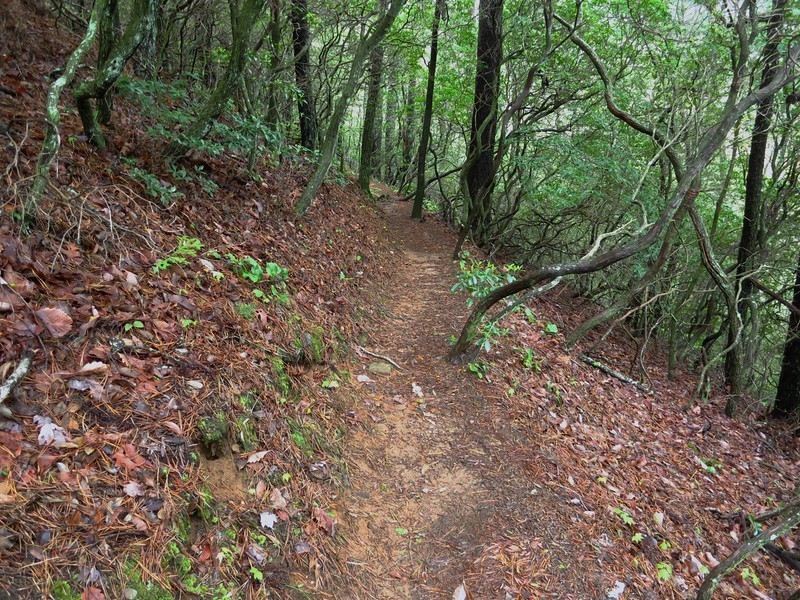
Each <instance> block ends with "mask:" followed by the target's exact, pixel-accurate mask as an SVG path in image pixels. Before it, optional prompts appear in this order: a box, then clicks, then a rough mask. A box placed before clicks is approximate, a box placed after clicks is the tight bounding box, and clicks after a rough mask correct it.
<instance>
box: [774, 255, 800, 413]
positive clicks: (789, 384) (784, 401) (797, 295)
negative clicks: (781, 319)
mask: <svg viewBox="0 0 800 600" xmlns="http://www.w3.org/2000/svg"><path fill="white" fill-rule="evenodd" d="M792 304H793V305H794V306H796V307H798V308H800V256H798V258H797V270H796V271H795V280H794V290H793V293H792ZM798 408H800V313H797V312H795V311H791V312H790V313H789V331H788V332H787V333H786V345H785V346H784V347H783V360H782V361H781V375H780V378H779V379H778V392H777V394H776V395H775V407H774V408H773V410H772V414H773V416H776V417H784V418H785V417H789V416H792V415H795V414H796V413H797V409H798Z"/></svg>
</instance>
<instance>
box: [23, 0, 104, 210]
mask: <svg viewBox="0 0 800 600" xmlns="http://www.w3.org/2000/svg"><path fill="white" fill-rule="evenodd" d="M106 2H107V0H96V1H95V3H94V7H93V8H92V12H91V15H90V16H89V24H88V25H87V26H86V33H85V34H84V36H83V39H82V40H81V41H80V43H79V44H78V47H77V48H75V51H74V52H73V53H72V54H71V55H70V57H69V59H68V60H67V64H66V66H65V67H64V72H63V73H62V74H61V76H60V77H58V79H56V80H55V81H54V82H53V84H52V85H51V86H50V91H49V92H48V93H47V102H46V104H45V116H46V118H47V127H46V129H45V134H44V141H43V142H42V149H41V151H40V152H39V158H38V159H37V161H36V176H35V178H34V180H33V186H32V188H31V193H30V195H29V197H28V200H27V201H26V203H25V207H24V212H25V213H26V214H27V213H30V212H32V211H33V210H35V209H36V207H37V206H38V204H39V200H41V197H42V194H43V193H44V190H45V188H46V187H47V184H48V182H49V181H50V165H51V164H53V161H54V160H55V158H56V156H57V155H58V148H59V146H60V145H61V137H60V134H59V127H60V125H61V113H59V111H58V102H59V100H60V99H61V92H62V91H63V90H64V88H65V87H66V86H68V85H69V84H70V83H72V80H73V79H74V78H75V72H76V71H77V70H78V66H79V65H80V64H81V62H82V61H83V58H84V57H85V56H86V54H87V53H88V52H89V50H90V49H91V48H92V46H93V45H94V39H95V37H96V36H97V30H98V29H99V27H100V20H101V19H102V15H103V12H104V11H105V7H106Z"/></svg>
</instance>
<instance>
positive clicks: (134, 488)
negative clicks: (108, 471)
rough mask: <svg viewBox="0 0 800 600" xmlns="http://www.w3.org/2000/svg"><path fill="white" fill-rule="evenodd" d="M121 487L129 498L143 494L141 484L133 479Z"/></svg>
mask: <svg viewBox="0 0 800 600" xmlns="http://www.w3.org/2000/svg"><path fill="white" fill-rule="evenodd" d="M122 489H123V490H124V491H125V493H126V494H128V496H130V497H131V498H135V497H136V496H144V489H143V488H142V484H140V483H137V482H135V481H131V482H130V483H127V484H125V485H124V486H123V487H122Z"/></svg>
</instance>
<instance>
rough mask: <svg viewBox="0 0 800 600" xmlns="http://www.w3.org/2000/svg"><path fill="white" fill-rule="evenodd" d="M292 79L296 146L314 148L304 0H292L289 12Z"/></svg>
mask: <svg viewBox="0 0 800 600" xmlns="http://www.w3.org/2000/svg"><path fill="white" fill-rule="evenodd" d="M291 20H292V46H293V49H294V77H295V83H296V84H297V89H299V90H300V95H299V96H298V98H297V112H298V114H299V118H300V145H301V146H303V147H304V148H307V149H308V150H316V148H317V108H316V103H315V98H314V86H313V82H312V79H311V27H310V26H309V24H308V2H307V0H293V1H292V10H291Z"/></svg>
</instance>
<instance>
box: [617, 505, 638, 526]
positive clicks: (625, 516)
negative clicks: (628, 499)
mask: <svg viewBox="0 0 800 600" xmlns="http://www.w3.org/2000/svg"><path fill="white" fill-rule="evenodd" d="M614 514H615V515H617V516H618V517H619V519H620V521H622V522H623V523H625V525H630V526H633V524H634V522H635V521H634V520H633V517H632V516H631V515H630V514H629V513H628V512H627V511H625V510H623V509H621V508H615V509H614Z"/></svg>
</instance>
